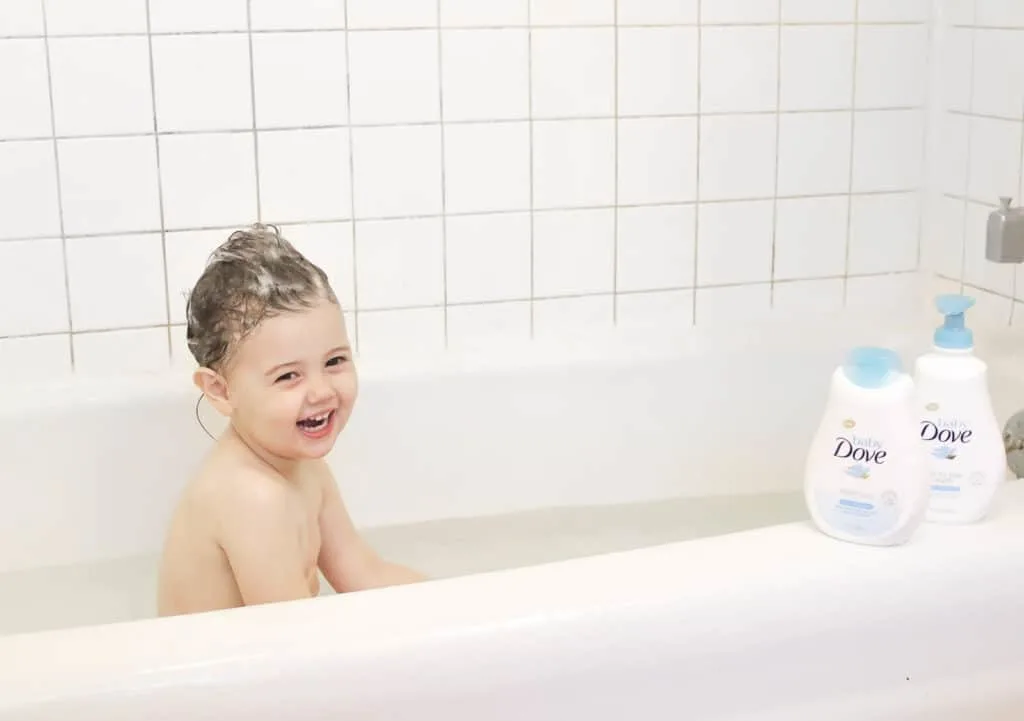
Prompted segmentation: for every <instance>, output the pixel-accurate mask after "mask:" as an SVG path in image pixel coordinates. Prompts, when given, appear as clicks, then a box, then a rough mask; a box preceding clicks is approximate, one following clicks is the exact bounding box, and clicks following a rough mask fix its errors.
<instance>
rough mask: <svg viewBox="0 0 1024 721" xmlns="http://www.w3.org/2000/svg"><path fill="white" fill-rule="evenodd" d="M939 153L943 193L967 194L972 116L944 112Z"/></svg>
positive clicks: (937, 151) (937, 150) (939, 179)
mask: <svg viewBox="0 0 1024 721" xmlns="http://www.w3.org/2000/svg"><path fill="white" fill-rule="evenodd" d="M939 124H940V125H939V130H938V132H939V133H940V142H939V147H938V148H937V149H936V150H935V151H934V152H935V153H937V154H938V156H939V157H938V161H937V163H938V166H939V178H938V179H937V180H938V184H939V189H940V190H941V191H942V192H943V193H952V194H953V195H960V196H964V195H966V194H967V170H968V160H969V157H970V139H971V118H970V117H969V116H967V115H959V114H954V113H944V114H943V116H942V118H941V119H940V120H939Z"/></svg>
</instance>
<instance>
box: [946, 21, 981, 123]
mask: <svg viewBox="0 0 1024 721" xmlns="http://www.w3.org/2000/svg"><path fill="white" fill-rule="evenodd" d="M973 53H974V30H967V29H964V28H946V29H945V30H944V32H943V37H942V41H941V43H940V44H939V48H938V51H937V55H938V61H937V64H938V66H939V69H938V72H939V76H940V77H941V79H942V83H941V90H940V96H941V97H940V102H941V103H942V107H944V108H946V109H947V110H958V111H961V112H969V111H970V109H971V90H972V87H971V83H972V77H971V72H972V67H973V66H974V60H973Z"/></svg>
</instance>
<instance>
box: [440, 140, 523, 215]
mask: <svg viewBox="0 0 1024 721" xmlns="http://www.w3.org/2000/svg"><path fill="white" fill-rule="evenodd" d="M444 156H445V157H444V167H445V197H446V205H445V209H446V210H447V212H449V213H474V212H483V211H493V210H526V209H528V208H529V207H530V125H529V123H524V122H522V123H481V124H475V123H474V124H464V125H448V126H445V128H444Z"/></svg>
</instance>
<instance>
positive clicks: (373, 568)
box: [319, 472, 427, 593]
mask: <svg viewBox="0 0 1024 721" xmlns="http://www.w3.org/2000/svg"><path fill="white" fill-rule="evenodd" d="M323 494H324V495H323V498H324V502H323V508H322V509H321V511H320V538H321V541H320V544H321V545H320V559H319V563H320V570H322V571H323V573H324V577H325V578H326V579H327V582H328V583H330V584H331V587H332V588H334V590H335V591H337V592H338V593H342V592H345V591H361V590H365V589H370V588H380V587H383V586H396V585H399V584H405V583H416V582H418V581H425V580H427V577H426V576H424V575H423V574H421V573H419V572H418V571H414V570H412V569H411V568H407V567H405V566H402V565H400V564H397V563H392V562H390V561H386V560H384V559H383V558H381V557H380V556H379V555H377V552H376V551H374V550H373V548H371V547H370V545H369V544H368V543H367V542H366V539H364V538H363V537H362V536H361V535H360V534H359V532H358V531H357V530H356V528H355V526H354V525H353V523H352V519H351V518H350V517H349V515H348V511H347V510H346V508H345V503H344V502H343V501H342V500H341V494H340V493H339V492H338V486H337V484H336V483H335V482H334V478H333V477H332V476H331V474H330V473H329V472H325V473H324V478H323Z"/></svg>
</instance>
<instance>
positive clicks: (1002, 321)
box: [964, 286, 1013, 326]
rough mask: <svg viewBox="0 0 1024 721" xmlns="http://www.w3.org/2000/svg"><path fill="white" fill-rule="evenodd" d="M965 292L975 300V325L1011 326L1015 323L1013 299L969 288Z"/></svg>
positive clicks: (973, 310) (972, 311)
mask: <svg viewBox="0 0 1024 721" xmlns="http://www.w3.org/2000/svg"><path fill="white" fill-rule="evenodd" d="M964 291H965V292H966V293H967V294H968V295H971V296H973V297H974V298H975V301H976V303H975V305H974V308H973V309H972V310H971V313H972V314H973V317H974V324H975V325H976V326H977V325H981V324H985V325H1004V326H1005V325H1010V324H1011V323H1012V322H1013V299H1012V298H1007V297H1006V296H1004V295H997V294H995V293H990V292H988V291H985V290H980V289H977V288H972V287H971V286H967V287H966V288H964Z"/></svg>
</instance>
